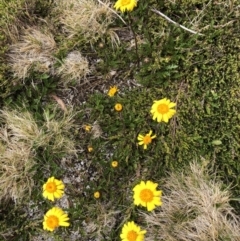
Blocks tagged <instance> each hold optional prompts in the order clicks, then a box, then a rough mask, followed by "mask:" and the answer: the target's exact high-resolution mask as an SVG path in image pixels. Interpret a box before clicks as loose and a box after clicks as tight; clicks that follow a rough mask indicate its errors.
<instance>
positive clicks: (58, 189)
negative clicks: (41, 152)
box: [43, 177, 65, 201]
mask: <svg viewBox="0 0 240 241" xmlns="http://www.w3.org/2000/svg"><path fill="white" fill-rule="evenodd" d="M64 187H65V186H64V184H63V182H62V181H60V180H58V179H55V177H50V178H48V180H47V182H46V183H45V184H43V196H44V197H45V198H47V199H49V200H51V201H54V199H55V198H56V199H58V198H61V197H62V196H63V194H64V191H63V190H64Z"/></svg>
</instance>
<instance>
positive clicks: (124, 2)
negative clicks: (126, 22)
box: [121, 0, 131, 6]
mask: <svg viewBox="0 0 240 241" xmlns="http://www.w3.org/2000/svg"><path fill="white" fill-rule="evenodd" d="M130 2H131V0H122V2H121V5H123V6H124V5H128V4H130Z"/></svg>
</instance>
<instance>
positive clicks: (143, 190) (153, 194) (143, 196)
mask: <svg viewBox="0 0 240 241" xmlns="http://www.w3.org/2000/svg"><path fill="white" fill-rule="evenodd" d="M157 186H158V184H157V183H153V182H152V181H147V182H146V183H145V182H144V181H141V182H140V184H138V185H136V186H135V187H134V188H133V192H134V195H133V199H134V204H135V205H137V206H138V205H142V206H143V207H146V208H147V210H148V211H152V210H153V209H154V208H155V206H161V205H162V201H161V196H162V191H157V190H156V188H157Z"/></svg>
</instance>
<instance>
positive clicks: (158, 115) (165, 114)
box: [151, 98, 176, 122]
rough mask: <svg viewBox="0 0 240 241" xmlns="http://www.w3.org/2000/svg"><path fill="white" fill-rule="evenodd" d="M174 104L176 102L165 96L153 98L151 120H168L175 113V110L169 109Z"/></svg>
mask: <svg viewBox="0 0 240 241" xmlns="http://www.w3.org/2000/svg"><path fill="white" fill-rule="evenodd" d="M174 106H176V103H173V102H171V101H170V100H169V99H167V98H164V99H161V100H155V101H154V104H153V105H152V108H151V113H152V115H153V120H155V119H157V122H160V121H164V122H168V120H169V119H170V118H171V117H172V116H173V115H174V114H175V113H176V110H173V109H171V108H173V107H174Z"/></svg>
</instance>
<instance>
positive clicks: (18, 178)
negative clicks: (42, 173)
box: [0, 129, 35, 203]
mask: <svg viewBox="0 0 240 241" xmlns="http://www.w3.org/2000/svg"><path fill="white" fill-rule="evenodd" d="M4 132H5V133H4ZM0 137H1V139H2V140H3V141H5V148H4V150H3V149H2V150H1V153H0V176H1V178H0V200H8V199H9V198H11V199H12V200H14V202H15V203H17V202H20V201H21V200H22V199H23V198H25V197H29V196H30V194H31V190H32V187H33V185H34V181H33V175H34V171H33V167H34V165H35V161H34V156H35V153H34V151H33V150H32V149H31V147H30V146H29V145H28V144H27V143H25V142H23V141H15V140H14V139H11V138H10V137H8V136H6V130H5V129H2V130H1V131H0Z"/></svg>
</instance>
